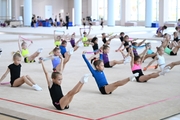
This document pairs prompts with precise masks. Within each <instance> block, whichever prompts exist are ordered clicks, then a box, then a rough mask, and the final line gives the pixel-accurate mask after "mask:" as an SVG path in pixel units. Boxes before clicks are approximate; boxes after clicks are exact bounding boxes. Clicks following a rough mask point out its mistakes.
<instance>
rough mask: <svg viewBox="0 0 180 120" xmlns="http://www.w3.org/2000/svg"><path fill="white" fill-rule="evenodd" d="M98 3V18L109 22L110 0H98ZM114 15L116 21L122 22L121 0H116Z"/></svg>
mask: <svg viewBox="0 0 180 120" xmlns="http://www.w3.org/2000/svg"><path fill="white" fill-rule="evenodd" d="M97 1H98V17H99V19H101V18H104V20H107V15H108V11H107V10H108V9H107V7H108V6H107V5H108V0H97ZM114 3H115V4H114V15H115V20H120V16H121V15H120V12H121V6H120V4H121V0H114Z"/></svg>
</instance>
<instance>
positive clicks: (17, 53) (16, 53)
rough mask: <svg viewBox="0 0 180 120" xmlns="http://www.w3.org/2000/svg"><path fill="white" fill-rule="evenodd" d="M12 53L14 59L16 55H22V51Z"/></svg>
mask: <svg viewBox="0 0 180 120" xmlns="http://www.w3.org/2000/svg"><path fill="white" fill-rule="evenodd" d="M12 55H13V60H14V59H15V58H16V57H21V54H20V51H17V52H12Z"/></svg>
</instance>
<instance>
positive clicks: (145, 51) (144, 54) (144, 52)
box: [141, 47, 149, 64]
mask: <svg viewBox="0 0 180 120" xmlns="http://www.w3.org/2000/svg"><path fill="white" fill-rule="evenodd" d="M148 49H149V47H146V49H145V50H144V51H143V54H142V56H143V57H142V59H141V64H142V63H143V61H144V59H145V56H146V53H147V50H148Z"/></svg>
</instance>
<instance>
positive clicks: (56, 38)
mask: <svg viewBox="0 0 180 120" xmlns="http://www.w3.org/2000/svg"><path fill="white" fill-rule="evenodd" d="M64 34H65V32H63V35H61V36H60V35H58V36H56V30H54V44H55V46H56V47H59V46H60V45H61V41H62V38H63V37H64Z"/></svg>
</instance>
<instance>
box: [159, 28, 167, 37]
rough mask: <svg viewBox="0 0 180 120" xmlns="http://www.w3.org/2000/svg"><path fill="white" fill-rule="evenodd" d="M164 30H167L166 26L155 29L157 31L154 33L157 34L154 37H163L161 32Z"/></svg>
mask: <svg viewBox="0 0 180 120" xmlns="http://www.w3.org/2000/svg"><path fill="white" fill-rule="evenodd" d="M165 29H167V26H166V25H164V26H161V27H159V28H158V29H157V31H156V34H157V35H156V36H157V37H163V31H164V30H165Z"/></svg>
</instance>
